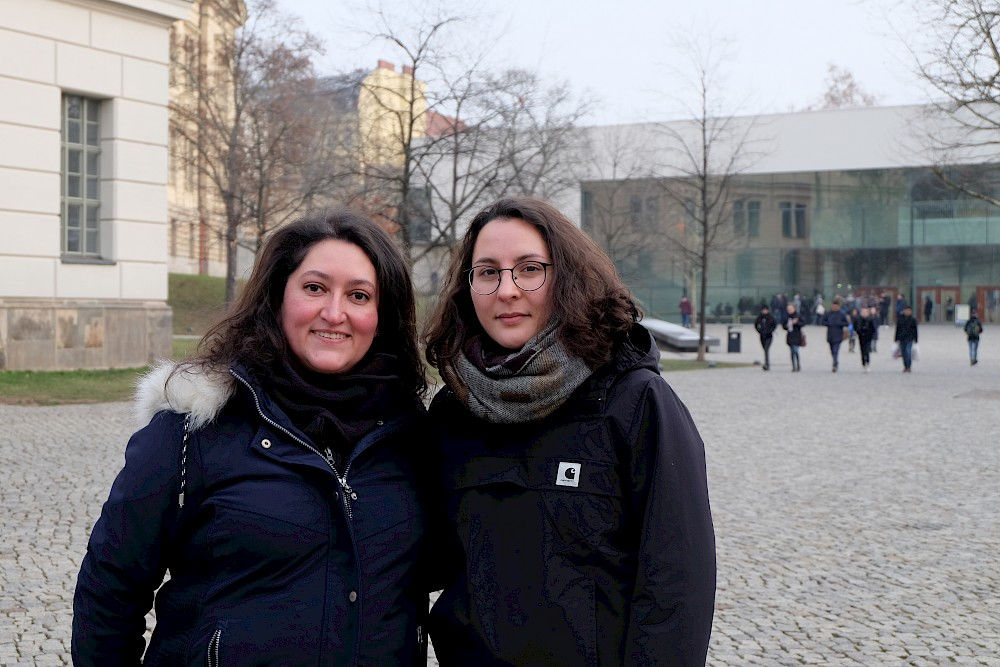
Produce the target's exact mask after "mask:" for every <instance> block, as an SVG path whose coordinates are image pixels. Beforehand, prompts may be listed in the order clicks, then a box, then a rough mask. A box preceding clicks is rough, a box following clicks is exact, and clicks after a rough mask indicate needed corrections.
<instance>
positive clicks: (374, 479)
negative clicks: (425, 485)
mask: <svg viewBox="0 0 1000 667" xmlns="http://www.w3.org/2000/svg"><path fill="white" fill-rule="evenodd" d="M167 372H169V368H166V369H164V368H162V367H161V369H158V372H156V373H154V375H153V377H152V379H148V380H147V381H146V382H145V383H144V385H145V387H146V390H147V394H148V393H149V392H152V393H153V395H152V396H150V395H145V396H142V397H141V401H142V404H143V405H144V406H145V407H141V408H140V411H141V412H145V413H155V416H153V417H152V421H150V422H149V425H148V426H146V427H145V428H143V429H141V430H140V431H138V432H137V433H136V434H135V435H134V436H132V439H131V440H130V441H129V444H128V448H127V449H126V452H125V467H124V469H123V470H122V471H121V473H120V474H119V475H118V477H117V479H116V480H115V482H114V485H113V486H112V489H111V494H110V497H109V498H108V501H107V503H105V505H104V508H103V510H102V512H101V517H100V519H99V520H98V521H97V523H96V525H95V526H94V530H93V534H92V535H91V538H90V544H89V546H88V549H87V555H86V557H85V558H84V561H83V566H82V568H81V570H80V576H79V580H78V582H77V588H76V596H75V598H74V601H73V611H74V618H73V660H74V664H76V665H100V666H101V667H107V666H109V665H137V664H139V660H140V656H142V653H143V642H142V634H143V629H144V618H143V617H144V615H145V614H146V612H147V611H148V610H149V608H150V605H151V604H152V601H153V591H154V590H156V588H157V586H159V584H160V582H161V581H162V579H163V576H164V571H165V570H167V569H169V571H170V579H169V581H167V583H165V584H164V585H163V586H162V588H160V590H159V591H158V592H157V594H156V628H155V630H154V632H153V636H152V639H151V641H150V644H149V649H148V651H147V652H146V655H145V664H148V665H205V664H208V665H220V664H222V665H279V664H280V665H338V666H339V665H375V664H378V665H389V664H392V665H409V664H415V663H417V662H420V664H423V662H422V656H421V655H420V651H421V644H422V642H420V641H419V637H418V635H420V630H419V628H418V625H419V623H420V622H421V620H420V617H421V616H423V614H424V612H423V611H422V610H426V608H427V605H426V596H425V595H423V594H421V593H420V592H419V591H418V590H417V589H418V588H419V585H418V582H417V581H416V579H415V577H416V569H417V568H416V564H417V562H418V556H419V551H420V549H421V548H422V540H421V538H422V535H423V532H424V531H423V526H424V520H425V519H424V516H423V512H422V510H421V503H420V502H418V500H419V499H418V497H417V492H416V490H415V482H416V477H417V470H416V460H417V457H416V456H415V448H414V445H415V444H417V443H419V442H420V441H421V439H422V438H420V434H419V433H417V432H416V429H418V428H423V419H424V417H423V416H422V415H421V412H422V407H421V406H419V405H418V404H416V401H415V404H414V409H413V411H412V413H411V414H408V415H404V416H395V417H394V418H393V419H389V418H387V420H386V421H385V423H382V424H381V425H380V426H378V427H376V428H375V430H373V431H372V432H370V433H369V434H367V435H366V436H365V437H364V438H363V439H362V440H361V441H360V442H359V443H357V445H356V446H355V448H354V452H353V454H352V455H351V457H350V463H349V465H348V467H347V470H346V471H341V474H342V475H343V477H344V480H343V481H344V483H341V482H340V481H338V477H337V475H335V474H334V471H333V469H332V466H331V465H329V464H328V463H327V460H326V459H325V458H324V456H323V455H321V454H320V451H322V450H320V449H318V448H317V447H316V446H315V445H313V444H312V443H311V442H310V441H309V439H308V438H307V437H306V436H305V435H304V434H302V433H301V432H300V431H298V430H297V429H296V428H295V427H294V426H292V425H291V424H290V423H289V422H288V420H287V418H286V417H285V416H284V415H283V413H282V412H281V410H280V409H279V408H278V407H277V406H276V405H275V404H274V403H272V402H271V400H270V399H269V398H268V396H267V395H266V394H265V393H264V391H263V390H262V389H261V387H260V386H259V385H258V384H257V383H256V382H255V381H254V379H253V378H252V377H251V376H250V375H249V374H248V373H247V372H246V371H245V370H243V369H240V368H234V369H233V371H232V376H231V377H230V376H227V375H206V374H195V375H177V376H175V380H180V381H179V382H178V383H177V384H175V381H172V382H171V385H170V387H171V392H170V394H169V395H168V394H163V392H162V387H163V381H162V380H163V378H164V377H165V374H166V373H167ZM157 388H159V391H160V395H156V391H157ZM168 406H169V410H176V411H177V412H174V411H167V410H165V408H168ZM180 413H188V414H189V415H190V418H191V433H190V437H189V438H188V440H187V447H186V451H184V449H183V448H182V440H183V434H184V420H185V415H184V414H180ZM142 416H143V417H146V418H148V415H146V414H144V415H142ZM182 487H183V489H182ZM182 490H183V493H184V504H183V508H180V507H179V498H178V496H179V493H180V492H181V491H182Z"/></svg>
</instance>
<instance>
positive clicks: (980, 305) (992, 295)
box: [976, 285, 1000, 323]
mask: <svg viewBox="0 0 1000 667" xmlns="http://www.w3.org/2000/svg"><path fill="white" fill-rule="evenodd" d="M976 310H978V311H979V320H980V321H981V322H993V323H996V322H1000V286H998V285H990V286H986V287H977V288H976Z"/></svg>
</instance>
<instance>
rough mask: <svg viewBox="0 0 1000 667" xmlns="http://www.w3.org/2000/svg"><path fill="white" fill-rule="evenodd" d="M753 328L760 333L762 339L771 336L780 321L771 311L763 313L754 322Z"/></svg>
mask: <svg viewBox="0 0 1000 667" xmlns="http://www.w3.org/2000/svg"><path fill="white" fill-rule="evenodd" d="M753 328H754V329H756V330H757V333H758V334H760V339H761V340H764V339H765V338H771V337H772V336H773V335H774V330H775V329H777V328H778V322H777V321H776V320H775V319H774V317H773V316H772V315H771V314H770V313H766V314H765V313H761V314H760V315H758V316H757V319H756V320H754V322H753Z"/></svg>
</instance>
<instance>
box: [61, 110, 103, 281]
mask: <svg viewBox="0 0 1000 667" xmlns="http://www.w3.org/2000/svg"><path fill="white" fill-rule="evenodd" d="M74 101H75V102H77V103H78V104H79V112H78V113H79V116H78V117H74V116H73V115H71V104H72V103H73V102H74ZM74 131H75V132H76V133H77V134H76V140H75V141H74ZM91 132H92V134H91ZM59 139H60V142H59V143H60V172H59V177H60V178H59V183H60V190H59V195H60V197H59V200H60V201H59V218H60V234H59V236H60V238H59V247H60V252H61V254H62V257H63V258H64V259H70V260H79V261H95V260H98V261H99V260H101V258H102V254H101V180H102V179H101V166H102V161H103V160H102V151H101V100H99V99H96V98H93V97H87V96H84V95H76V94H70V93H63V95H62V98H61V112H60V137H59ZM74 162H76V169H75V170H74V169H71V167H72V166H73V163H74ZM74 211H75V213H76V216H75V218H76V224H71V222H72V221H73V213H74ZM74 231H75V232H76V239H75V243H74V242H73V238H72V237H73V232H74Z"/></svg>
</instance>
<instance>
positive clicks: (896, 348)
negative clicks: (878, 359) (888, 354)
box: [892, 342, 903, 359]
mask: <svg viewBox="0 0 1000 667" xmlns="http://www.w3.org/2000/svg"><path fill="white" fill-rule="evenodd" d="M901 356H903V351H902V350H900V349H899V343H898V342H896V343H893V344H892V358H893V359H899V358H900V357H901Z"/></svg>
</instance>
